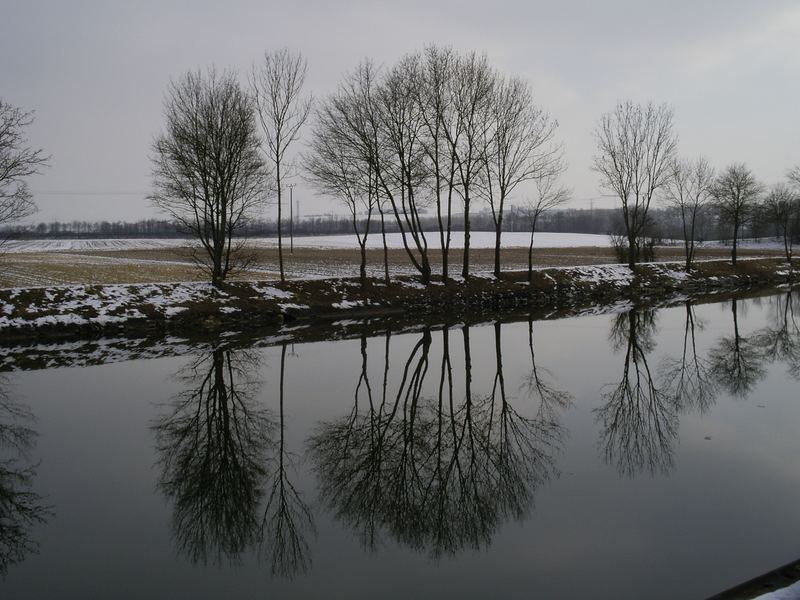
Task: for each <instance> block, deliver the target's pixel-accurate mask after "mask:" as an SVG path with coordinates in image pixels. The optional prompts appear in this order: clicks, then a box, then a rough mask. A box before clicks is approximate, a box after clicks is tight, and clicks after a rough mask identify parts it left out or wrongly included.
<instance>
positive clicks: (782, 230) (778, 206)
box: [764, 183, 800, 264]
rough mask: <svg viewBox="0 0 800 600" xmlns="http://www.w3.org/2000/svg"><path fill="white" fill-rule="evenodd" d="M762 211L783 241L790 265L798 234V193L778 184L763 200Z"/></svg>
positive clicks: (799, 194)
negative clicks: (763, 210)
mask: <svg viewBox="0 0 800 600" xmlns="http://www.w3.org/2000/svg"><path fill="white" fill-rule="evenodd" d="M764 209H765V211H766V214H767V218H768V219H769V221H770V222H771V223H772V224H773V225H774V226H775V228H776V230H777V232H778V235H779V236H780V237H781V240H782V241H783V251H784V253H785V254H786V261H787V262H788V263H789V264H791V263H792V253H793V250H794V241H795V238H796V237H797V235H798V233H800V192H797V191H795V190H794V189H792V188H791V187H790V186H788V185H786V184H785V183H778V184H776V185H774V186H772V188H771V189H770V191H769V193H768V194H767V196H766V197H765V198H764Z"/></svg>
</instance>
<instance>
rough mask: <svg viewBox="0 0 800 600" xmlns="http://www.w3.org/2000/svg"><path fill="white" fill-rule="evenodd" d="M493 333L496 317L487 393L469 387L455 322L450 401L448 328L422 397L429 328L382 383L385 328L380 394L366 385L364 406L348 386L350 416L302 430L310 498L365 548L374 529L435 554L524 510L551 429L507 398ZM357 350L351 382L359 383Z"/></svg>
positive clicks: (547, 451)
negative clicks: (309, 432)
mask: <svg viewBox="0 0 800 600" xmlns="http://www.w3.org/2000/svg"><path fill="white" fill-rule="evenodd" d="M500 335H501V328H500V325H499V324H497V325H496V326H495V358H496V370H495V376H494V381H493V385H492V391H491V393H490V394H488V395H484V396H477V397H476V396H474V395H473V392H472V357H471V345H470V330H469V328H468V327H464V328H463V329H462V336H463V350H464V398H463V400H457V396H458V393H457V392H456V390H455V381H454V377H453V365H452V360H451V331H450V329H448V328H445V329H443V330H442V332H441V336H442V361H441V366H440V369H439V378H438V386H437V389H438V397H437V398H435V399H433V398H427V397H425V396H424V395H423V389H424V380H425V376H426V373H427V372H428V369H429V366H430V364H429V363H430V348H431V342H432V333H431V331H430V329H425V330H423V332H422V334H421V335H420V338H419V339H418V341H417V342H416V344H415V345H414V347H413V349H412V350H411V353H410V355H409V356H408V359H407V360H406V361H405V365H404V367H403V370H402V376H401V378H400V382H399V385H398V386H397V388H396V389H393V390H392V391H391V392H390V386H389V384H388V373H389V356H390V351H389V344H390V336H389V335H388V334H387V336H386V338H385V350H384V369H383V378H384V380H383V385H382V386H381V389H382V394H381V398H380V401H379V402H375V401H373V400H372V399H371V398H370V395H369V393H368V392H367V393H366V395H367V397H368V399H369V402H368V403H367V405H364V403H363V402H361V401H360V399H359V397H358V395H357V396H356V398H355V402H354V406H353V409H352V410H351V411H350V414H348V415H347V416H345V417H343V418H341V419H338V420H335V421H331V422H326V423H323V424H322V425H321V426H320V427H319V428H318V430H317V431H316V433H315V434H314V435H313V436H312V438H311V440H310V442H309V450H310V455H311V457H312V461H313V463H314V465H315V468H316V471H317V474H318V477H319V482H320V491H321V496H322V498H323V500H324V501H325V502H326V504H327V505H328V506H329V508H330V509H331V510H332V511H333V512H334V514H335V515H336V516H337V518H339V519H341V520H342V521H343V522H345V523H346V524H347V525H348V526H350V527H351V528H353V529H354V530H355V531H357V532H358V535H359V537H360V539H361V540H362V542H363V544H364V546H365V547H367V548H369V549H374V548H375V547H376V546H377V545H378V543H379V538H380V535H381V534H382V533H387V534H389V535H390V536H391V537H392V538H394V539H395V540H397V541H398V542H400V543H401V544H404V545H407V546H409V547H411V548H413V549H414V550H418V551H427V552H428V553H430V554H431V555H432V556H434V557H438V556H441V555H444V554H454V553H456V552H458V551H459V550H461V549H462V548H464V547H472V548H480V547H485V546H487V545H489V543H490V542H491V538H492V535H493V534H494V532H495V531H496V530H497V528H498V527H499V526H500V524H501V523H502V522H504V521H505V520H507V519H510V518H517V519H520V518H523V517H524V516H525V515H526V514H527V512H528V510H529V508H530V506H531V504H532V501H533V495H534V492H535V490H536V488H537V487H538V486H539V485H541V484H542V483H544V482H545V481H546V480H547V479H549V478H550V477H552V476H553V475H554V474H555V467H554V464H553V460H552V453H553V452H554V451H555V450H556V448H557V447H558V446H559V445H560V439H559V438H558V433H559V432H560V429H557V428H554V427H553V424H552V422H551V421H548V420H541V419H537V418H528V417H525V416H523V415H521V414H520V413H518V412H517V411H516V410H515V409H514V408H513V407H512V405H511V403H510V402H509V400H508V398H507V396H506V392H505V381H504V376H503V366H502V353H501V338H500ZM364 348H365V346H363V345H362V370H361V377H360V379H359V385H361V384H362V382H363V383H366V382H367V381H368V374H367V368H366V352H365V349H364ZM357 389H359V388H358V387H357ZM361 389H363V390H365V391H367V390H370V389H371V387H370V386H368V385H364V386H362V388H361Z"/></svg>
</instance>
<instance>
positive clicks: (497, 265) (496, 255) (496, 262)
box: [494, 200, 503, 279]
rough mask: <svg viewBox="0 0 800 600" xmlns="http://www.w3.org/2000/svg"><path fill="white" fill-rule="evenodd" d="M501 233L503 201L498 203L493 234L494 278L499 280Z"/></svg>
mask: <svg viewBox="0 0 800 600" xmlns="http://www.w3.org/2000/svg"><path fill="white" fill-rule="evenodd" d="M502 231H503V201H502V200H501V201H500V210H499V212H498V215H497V222H496V223H495V232H494V276H495V277H497V278H498V279H499V278H500V236H501V235H502Z"/></svg>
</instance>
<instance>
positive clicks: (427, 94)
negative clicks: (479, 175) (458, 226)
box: [411, 46, 461, 281]
mask: <svg viewBox="0 0 800 600" xmlns="http://www.w3.org/2000/svg"><path fill="white" fill-rule="evenodd" d="M419 60H420V63H421V64H420V68H419V69H418V71H417V73H418V76H417V77H416V79H415V81H414V82H413V83H412V87H411V89H412V90H413V91H414V97H415V100H416V102H417V103H418V105H419V107H420V114H421V116H422V121H423V124H424V127H423V132H422V136H421V142H422V148H423V151H424V153H425V158H426V164H427V170H428V178H429V185H430V187H431V189H432V190H433V196H434V199H435V202H436V220H437V225H438V228H439V246H440V247H441V249H442V279H444V280H445V281H446V280H447V279H448V277H449V264H450V241H451V233H452V224H453V196H454V194H455V191H456V176H457V171H456V154H455V152H454V151H453V149H454V148H455V147H457V146H458V142H459V139H460V137H461V121H460V120H459V119H458V115H457V113H456V111H455V109H454V102H453V96H452V91H453V77H454V76H455V67H456V64H457V61H458V55H457V54H456V53H455V52H454V51H453V50H452V49H451V48H438V47H436V46H429V47H427V48H425V50H424V52H423V53H422V56H421V58H420V59H419ZM448 140H454V142H455V143H454V144H450V143H448Z"/></svg>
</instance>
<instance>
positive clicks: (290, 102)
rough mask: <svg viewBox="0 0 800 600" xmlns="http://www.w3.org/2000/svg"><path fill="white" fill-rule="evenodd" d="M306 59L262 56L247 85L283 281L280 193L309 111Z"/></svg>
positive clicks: (287, 52)
mask: <svg viewBox="0 0 800 600" xmlns="http://www.w3.org/2000/svg"><path fill="white" fill-rule="evenodd" d="M306 66H307V65H306V59H305V58H303V55H302V54H300V53H299V52H293V51H292V50H289V49H288V48H283V49H281V50H277V51H275V52H267V53H265V54H264V60H263V62H262V63H261V64H260V65H259V66H253V70H252V73H251V78H250V85H251V87H252V89H253V96H254V97H255V102H256V109H257V113H258V119H259V122H260V123H261V129H262V131H263V133H264V142H265V147H264V153H265V154H266V155H267V157H268V158H269V160H270V162H271V163H272V164H273V165H274V166H275V180H276V184H277V192H278V266H279V269H280V273H281V281H284V279H285V275H284V267H283V239H282V232H281V216H282V213H281V210H282V209H281V206H282V204H281V200H282V197H281V193H282V185H283V179H284V177H286V175H287V172H286V171H287V169H286V167H287V166H289V165H287V163H286V151H287V150H288V148H289V146H290V145H291V144H292V142H294V141H296V140H297V139H298V137H299V136H300V128H301V127H302V126H303V124H304V123H305V121H306V119H307V118H308V114H309V112H310V111H311V104H312V99H311V97H310V96H309V97H303V95H302V94H303V84H304V83H305V79H306Z"/></svg>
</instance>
